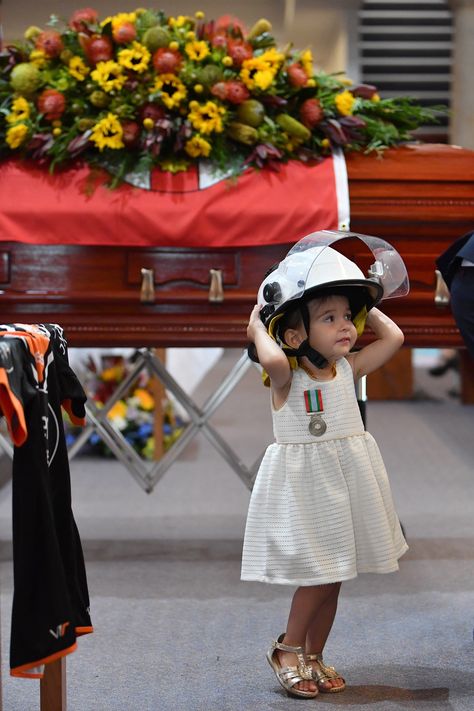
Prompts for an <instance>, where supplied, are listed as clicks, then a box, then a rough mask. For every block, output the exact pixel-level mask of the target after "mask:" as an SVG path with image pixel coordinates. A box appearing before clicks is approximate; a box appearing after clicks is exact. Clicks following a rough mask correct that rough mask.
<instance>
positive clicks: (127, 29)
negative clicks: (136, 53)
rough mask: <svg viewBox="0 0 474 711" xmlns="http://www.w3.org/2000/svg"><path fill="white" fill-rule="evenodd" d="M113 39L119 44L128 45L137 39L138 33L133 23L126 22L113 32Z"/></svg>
mask: <svg viewBox="0 0 474 711" xmlns="http://www.w3.org/2000/svg"><path fill="white" fill-rule="evenodd" d="M112 37H113V38H114V40H115V41H116V42H117V44H128V43H129V42H133V40H134V39H136V37H137V31H136V29H135V26H134V25H132V23H131V22H124V23H123V24H122V25H119V26H118V27H116V28H115V29H114V30H113V32H112Z"/></svg>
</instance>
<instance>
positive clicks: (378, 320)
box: [347, 308, 405, 378]
mask: <svg viewBox="0 0 474 711" xmlns="http://www.w3.org/2000/svg"><path fill="white" fill-rule="evenodd" d="M367 325H368V326H370V328H371V329H372V331H373V332H374V333H375V336H376V340H375V341H374V342H373V343H370V344H369V345H368V346H365V348H362V350H360V351H358V352H357V353H352V354H350V355H349V356H348V358H347V360H348V361H349V362H350V364H351V366H352V370H353V371H354V377H355V378H360V377H362V376H363V375H367V374H368V373H372V372H373V371H374V370H377V368H380V367H381V366H382V365H384V363H386V362H387V361H388V360H390V358H391V357H392V356H393V355H394V354H395V353H396V352H397V351H398V349H399V348H400V347H401V346H402V345H403V341H404V340H405V337H404V335H403V331H402V330H401V329H400V328H399V327H398V326H397V324H396V323H394V322H393V321H392V319H390V318H389V317H388V316H386V315H385V314H383V313H382V312H381V311H379V309H375V308H374V309H371V310H370V311H369V314H368V316H367Z"/></svg>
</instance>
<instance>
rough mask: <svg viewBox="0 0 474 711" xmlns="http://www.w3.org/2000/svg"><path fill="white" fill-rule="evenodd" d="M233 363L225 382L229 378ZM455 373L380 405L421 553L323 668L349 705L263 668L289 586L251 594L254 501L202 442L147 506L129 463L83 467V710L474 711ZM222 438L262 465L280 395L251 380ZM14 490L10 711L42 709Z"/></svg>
mask: <svg viewBox="0 0 474 711" xmlns="http://www.w3.org/2000/svg"><path fill="white" fill-rule="evenodd" d="M235 355H236V354H235V352H228V353H226V355H225V357H224V359H223V360H222V361H221V362H220V363H219V364H218V366H217V367H216V369H215V371H214V372H213V374H212V377H209V378H208V379H207V382H205V383H204V384H203V386H202V389H201V390H202V392H200V393H198V395H197V399H199V397H200V396H201V395H202V394H203V393H204V390H205V389H206V388H209V386H210V387H212V382H213V380H215V379H218V378H219V377H221V375H222V373H223V372H225V371H226V370H227V369H228V368H229V364H230V361H231V359H232V358H234V357H235ZM453 378H454V375H453V374H448V375H447V376H445V377H444V378H439V379H436V380H435V379H433V378H430V377H428V376H427V375H426V373H425V372H423V371H418V372H417V384H416V393H415V397H414V398H413V400H412V401H406V402H393V403H388V402H371V403H369V404H368V409H367V420H368V422H367V426H368V429H369V430H370V431H371V432H372V434H373V435H374V436H375V438H376V440H377V441H378V443H379V446H380V448H381V450H382V454H383V456H384V459H385V462H386V465H387V469H388V470H389V474H390V477H391V482H392V489H393V493H394V497H395V500H396V504H397V508H398V511H399V514H400V518H401V520H402V522H403V525H404V527H405V530H406V535H407V539H408V543H409V545H410V550H409V552H408V553H407V554H406V556H405V557H404V558H403V559H402V561H401V566H400V572H398V573H395V574H390V575H381V576H375V575H363V576H360V577H359V578H357V579H356V580H353V581H350V582H348V583H345V584H344V585H343V587H342V594H341V601H340V606H339V611H338V615H337V617H336V622H335V626H334V629H333V632H332V634H331V637H330V640H329V642H328V645H327V651H326V659H327V661H328V662H329V663H331V664H336V665H337V667H338V668H339V669H340V670H341V671H343V672H344V675H345V676H346V679H347V681H348V688H347V690H346V691H345V692H344V693H343V694H335V695H327V694H326V695H323V694H320V695H319V696H318V698H317V699H315V700H308V701H301V700H295V699H289V698H288V697H287V696H286V695H284V693H283V691H282V690H281V688H280V687H279V686H278V684H277V683H276V681H275V679H274V677H273V675H272V672H271V670H270V667H269V666H268V664H267V662H266V660H265V651H266V648H267V646H268V645H269V642H270V640H271V638H272V637H274V636H275V635H278V634H279V633H280V632H282V631H283V628H284V624H285V620H286V616H287V613H288V605H289V601H290V597H291V593H292V590H291V588H286V587H282V586H267V585H263V584H259V583H243V582H241V581H240V580H239V572H240V551H241V540H242V533H243V528H244V523H245V514H246V507H247V504H248V498H249V492H248V491H247V490H246V489H245V487H244V485H243V484H242V482H241V481H240V480H239V479H238V478H237V476H236V475H235V473H234V472H232V471H231V470H230V468H229V467H228V465H227V464H226V463H225V462H223V460H222V459H220V457H219V455H218V454H217V453H215V452H214V450H213V449H212V448H211V447H210V445H209V444H208V442H207V440H205V439H204V438H202V437H201V436H199V437H198V438H197V439H196V440H195V441H194V442H193V443H192V444H191V445H190V446H189V447H188V449H187V450H186V451H185V452H184V453H183V454H182V456H181V457H180V460H179V461H178V462H177V463H176V464H175V465H174V466H173V467H172V468H171V469H170V470H169V471H168V472H167V474H166V475H165V476H164V478H163V479H162V481H161V482H160V483H159V484H158V486H157V487H156V489H155V490H154V492H153V493H152V494H150V495H147V494H145V493H143V492H142V491H141V489H140V488H139V487H138V485H137V484H136V482H135V481H134V480H133V479H132V478H131V476H130V475H129V474H128V473H127V472H126V471H125V470H124V469H123V467H122V466H121V465H120V464H117V463H114V462H109V461H105V460H89V459H86V458H80V459H76V460H75V461H74V462H73V465H72V479H73V504H74V511H75V514H76V519H77V522H78V525H79V529H80V532H81V536H82V539H83V545H84V550H85V555H86V563H87V570H88V577H89V586H90V593H91V601H92V616H93V622H94V625H95V633H94V634H93V635H90V636H88V637H83V638H81V639H80V640H79V646H78V649H77V651H76V652H75V653H74V654H72V655H70V657H68V660H67V670H68V710H69V711H181V710H182V711H276V710H281V711H287V710H288V711H290V710H291V709H293V708H295V709H296V708H297V707H298V708H302V707H303V706H304V707H305V708H310V707H314V706H315V705H318V706H320V707H328V706H342V707H344V706H345V707H349V708H350V709H351V711H362V710H363V709H364V710H366V709H374V711H378V710H380V711H392V710H395V709H403V710H406V711H412V710H415V709H416V710H419V709H426V711H472V709H474V670H473V658H474V641H473V627H474V545H473V544H474V516H473V508H474V507H473V501H474V467H473V464H472V462H473V461H474V456H473V455H474V437H473V435H474V427H473V425H474V407H472V406H461V405H460V404H459V402H458V400H456V399H454V398H452V397H450V396H449V395H448V394H447V392H448V390H449V389H451V388H452V387H453V385H455V382H453ZM213 423H214V424H215V425H216V427H218V429H219V430H220V431H221V433H222V434H223V435H224V436H225V437H226V438H227V439H228V440H230V442H231V444H232V445H233V446H234V448H235V449H236V450H237V451H238V452H239V453H240V455H241V456H242V459H244V460H245V461H246V462H247V463H248V464H250V463H251V462H253V461H254V460H255V459H256V457H257V456H258V455H259V454H260V452H261V450H262V449H263V447H264V446H265V445H266V443H267V442H269V441H271V424H270V421H269V413H268V400H267V395H266V392H265V391H264V390H263V389H262V388H260V386H259V384H258V374H257V373H256V372H254V371H251V372H249V373H248V374H247V375H246V376H245V379H244V381H243V383H242V386H241V387H240V389H239V394H238V395H237V394H233V395H232V396H231V398H230V399H229V400H228V401H227V402H226V403H225V404H224V405H223V406H222V408H221V409H219V410H218V411H217V413H216V414H215V415H214V418H213ZM10 505H11V491H10V485H9V483H7V484H5V485H4V486H3V488H2V489H1V490H0V554H1V558H2V562H1V564H0V575H1V578H0V588H1V606H2V610H1V612H2V633H3V635H2V672H3V701H4V711H35V710H36V709H39V685H38V682H36V681H28V680H20V679H13V678H11V677H9V676H8V630H9V624H10V611H11V592H12V584H11V560H10V553H11V544H10V527H11V520H10Z"/></svg>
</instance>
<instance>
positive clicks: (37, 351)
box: [0, 323, 50, 383]
mask: <svg viewBox="0 0 474 711" xmlns="http://www.w3.org/2000/svg"><path fill="white" fill-rule="evenodd" d="M13 326H17V327H18V328H24V329H25V330H24V331H3V332H2V333H0V336H4V337H6V338H23V339H24V341H25V343H27V344H28V349H29V351H30V353H31V355H32V356H33V358H34V361H35V365H36V372H37V373H38V378H39V381H40V382H41V383H42V382H43V380H44V356H45V354H46V352H47V350H48V348H49V343H50V341H49V337H48V336H45V335H44V333H42V332H41V331H39V330H38V329H36V328H35V327H34V326H33V325H29V324H23V323H14V324H13Z"/></svg>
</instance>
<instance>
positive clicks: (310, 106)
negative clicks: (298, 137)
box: [300, 99, 324, 130]
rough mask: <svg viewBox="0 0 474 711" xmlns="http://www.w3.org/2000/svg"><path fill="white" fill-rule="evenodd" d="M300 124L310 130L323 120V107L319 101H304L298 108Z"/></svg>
mask: <svg viewBox="0 0 474 711" xmlns="http://www.w3.org/2000/svg"><path fill="white" fill-rule="evenodd" d="M300 118H301V122H302V123H303V124H304V125H305V126H306V128H309V129H310V130H311V129H312V128H314V127H315V126H317V125H318V123H319V122H320V121H322V120H323V118H324V111H323V107H322V106H321V103H320V101H319V99H306V101H303V103H302V104H301V106H300Z"/></svg>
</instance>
